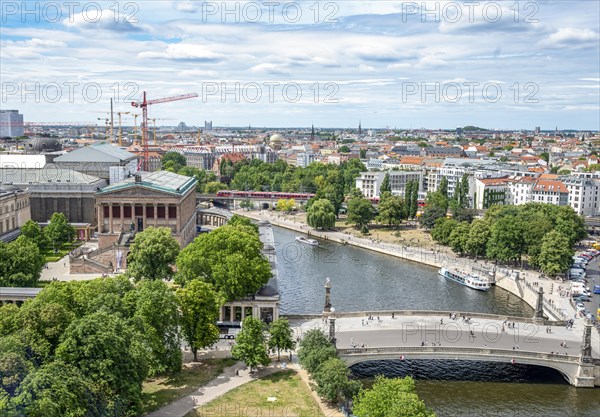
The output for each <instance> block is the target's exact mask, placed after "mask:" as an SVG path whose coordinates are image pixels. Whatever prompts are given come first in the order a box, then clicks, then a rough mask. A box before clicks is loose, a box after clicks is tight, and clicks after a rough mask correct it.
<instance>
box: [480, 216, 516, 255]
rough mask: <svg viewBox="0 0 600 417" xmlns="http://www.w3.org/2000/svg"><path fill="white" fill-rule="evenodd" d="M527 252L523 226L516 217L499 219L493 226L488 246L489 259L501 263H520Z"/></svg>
mask: <svg viewBox="0 0 600 417" xmlns="http://www.w3.org/2000/svg"><path fill="white" fill-rule="evenodd" d="M524 250H525V240H524V238H523V224H522V222H521V221H520V220H519V218H518V217H516V216H505V217H501V218H499V219H498V220H497V221H496V222H495V223H494V225H493V226H492V233H491V236H490V240H489V241H488V244H487V249H486V254H487V257H488V258H491V259H496V260H499V261H504V262H506V261H512V260H514V261H520V260H521V256H522V254H523V252H524Z"/></svg>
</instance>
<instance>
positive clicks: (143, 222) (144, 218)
mask: <svg viewBox="0 0 600 417" xmlns="http://www.w3.org/2000/svg"><path fill="white" fill-rule="evenodd" d="M142 225H143V226H142V227H143V228H144V230H146V203H144V205H143V206H142Z"/></svg>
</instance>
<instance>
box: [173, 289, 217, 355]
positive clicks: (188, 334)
mask: <svg viewBox="0 0 600 417" xmlns="http://www.w3.org/2000/svg"><path fill="white" fill-rule="evenodd" d="M177 301H178V303H179V307H180V309H181V331H182V333H183V338H184V339H185V341H186V342H187V344H188V345H189V346H190V349H191V350H192V353H193V354H194V361H198V349H202V348H205V347H207V346H210V345H212V344H214V343H215V342H216V341H217V340H219V329H218V328H217V326H216V324H215V323H216V321H217V319H218V317H219V309H220V308H221V305H222V304H223V299H222V298H221V297H220V296H219V295H218V293H217V292H216V291H215V290H214V289H213V286H212V285H210V284H207V283H206V282H202V281H201V280H199V279H194V280H192V281H191V282H189V283H187V285H186V287H185V288H180V289H179V290H177Z"/></svg>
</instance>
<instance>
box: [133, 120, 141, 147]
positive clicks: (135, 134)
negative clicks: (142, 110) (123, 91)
mask: <svg viewBox="0 0 600 417" xmlns="http://www.w3.org/2000/svg"><path fill="white" fill-rule="evenodd" d="M132 116H133V144H134V145H137V118H138V117H139V116H140V115H139V114H136V113H133V115H132Z"/></svg>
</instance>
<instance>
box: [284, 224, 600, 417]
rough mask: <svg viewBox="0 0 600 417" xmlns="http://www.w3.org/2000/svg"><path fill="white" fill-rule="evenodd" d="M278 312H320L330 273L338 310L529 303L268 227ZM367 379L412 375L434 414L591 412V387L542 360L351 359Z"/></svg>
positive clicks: (517, 308)
mask: <svg viewBox="0 0 600 417" xmlns="http://www.w3.org/2000/svg"><path fill="white" fill-rule="evenodd" d="M273 233H274V237H275V247H276V251H277V261H278V274H279V291H280V294H281V313H282V314H302V313H320V312H321V311H323V304H324V299H325V295H324V294H325V292H324V288H323V286H324V284H325V279H326V278H327V277H329V278H330V280H331V303H332V305H333V306H334V307H335V309H336V310H337V311H340V312H342V311H363V310H371V311H373V310H393V309H397V310H443V311H471V312H481V313H494V314H506V315H514V316H522V317H531V316H532V315H533V309H532V308H531V307H530V306H529V305H527V304H526V303H525V302H524V301H522V300H521V299H519V298H518V297H516V296H514V295H512V294H510V293H508V292H507V291H504V290H502V289H500V288H495V287H494V288H493V289H492V290H491V291H488V292H480V291H475V290H472V289H470V288H467V287H464V286H461V285H458V284H456V283H453V282H448V281H447V280H445V279H444V278H442V277H440V276H438V274H437V270H436V269H435V268H432V267H429V266H425V265H420V264H416V263H412V262H408V261H404V260H401V259H398V258H395V257H392V256H388V255H383V254H379V253H377V252H371V251H367V250H364V249H360V248H355V247H352V246H344V245H341V244H337V243H332V242H325V241H323V240H319V243H320V244H319V246H310V245H307V244H303V243H298V242H296V241H295V237H296V236H297V233H295V232H293V231H290V230H287V229H283V228H279V227H274V228H273ZM352 371H353V373H354V375H355V376H356V377H358V378H361V379H363V380H364V381H365V382H366V383H367V384H368V383H369V380H370V378H372V377H373V376H375V375H377V374H385V375H387V376H405V375H412V376H413V377H415V379H416V381H417V382H416V386H417V391H418V393H419V396H420V397H421V398H422V399H423V400H424V401H425V403H426V404H427V405H428V406H429V407H431V408H432V409H433V410H434V411H436V413H437V414H438V416H444V417H445V416H452V417H454V416H456V417H471V416H472V417H486V416H494V417H509V416H510V417H515V416H519V417H525V416H528V417H529V416H533V417H538V416H539V417H554V416H556V417H571V416H573V417H576V416H577V417H592V416H598V415H599V411H598V410H599V409H600V393H599V391H598V390H597V389H593V390H586V389H575V388H573V387H571V386H570V385H568V384H567V383H566V382H565V381H564V379H563V378H562V376H561V375H560V374H558V373H557V372H555V371H552V370H549V369H547V368H541V367H533V366H514V365H511V364H499V363H496V364H494V363H481V362H453V361H373V362H367V363H363V364H358V365H355V366H354V367H353V368H352Z"/></svg>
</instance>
